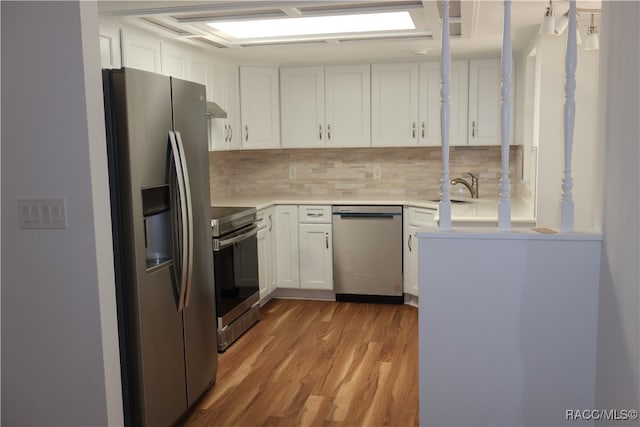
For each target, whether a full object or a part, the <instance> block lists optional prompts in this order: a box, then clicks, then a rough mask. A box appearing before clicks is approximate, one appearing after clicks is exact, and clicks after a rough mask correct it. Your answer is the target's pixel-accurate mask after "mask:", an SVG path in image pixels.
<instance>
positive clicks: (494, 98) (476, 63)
mask: <svg viewBox="0 0 640 427" xmlns="http://www.w3.org/2000/svg"><path fill="white" fill-rule="evenodd" d="M468 135H469V145H496V144H500V60H499V59H478V60H475V59H474V60H471V61H470V62H469V126H468Z"/></svg>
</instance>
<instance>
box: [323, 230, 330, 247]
mask: <svg viewBox="0 0 640 427" xmlns="http://www.w3.org/2000/svg"><path fill="white" fill-rule="evenodd" d="M324 243H325V245H326V246H327V249H329V233H324Z"/></svg>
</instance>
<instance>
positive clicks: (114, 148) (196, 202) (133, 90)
mask: <svg viewBox="0 0 640 427" xmlns="http://www.w3.org/2000/svg"><path fill="white" fill-rule="evenodd" d="M103 89H104V94H105V98H104V99H105V121H106V125H107V126H106V129H107V150H108V159H109V185H110V196H111V217H112V225H113V236H114V238H113V244H114V259H115V275H116V302H117V309H118V333H119V341H120V360H121V365H122V382H123V385H122V388H123V405H124V412H125V424H126V425H135V426H138V425H146V426H154V427H155V426H165V425H170V424H172V423H174V422H175V421H176V420H178V419H179V418H180V416H181V415H182V414H184V413H185V411H186V410H187V409H188V408H189V407H190V406H191V405H192V404H193V403H194V402H195V401H196V400H197V399H198V398H199V397H200V396H201V395H202V394H203V393H204V392H206V391H207V390H208V389H209V388H210V387H211V386H212V385H213V383H214V382H215V378H216V371H217V366H218V361H217V341H216V339H217V337H216V325H215V319H216V316H215V291H214V284H213V261H212V254H213V251H212V243H211V222H210V220H211V219H210V203H209V194H210V193H209V161H208V148H207V119H206V95H205V87H204V86H202V85H199V84H196V83H192V82H187V81H184V80H179V79H176V78H170V77H165V76H161V75H157V74H153V73H149V72H145V71H139V70H134V69H127V68H123V69H119V70H103Z"/></svg>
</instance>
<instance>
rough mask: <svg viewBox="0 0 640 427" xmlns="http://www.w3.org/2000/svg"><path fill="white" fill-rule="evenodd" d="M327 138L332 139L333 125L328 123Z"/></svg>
mask: <svg viewBox="0 0 640 427" xmlns="http://www.w3.org/2000/svg"><path fill="white" fill-rule="evenodd" d="M327 139H331V125H330V124H328V125H327Z"/></svg>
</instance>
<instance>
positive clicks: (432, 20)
mask: <svg viewBox="0 0 640 427" xmlns="http://www.w3.org/2000/svg"><path fill="white" fill-rule="evenodd" d="M98 4H99V11H100V14H101V16H103V17H105V18H107V19H110V20H114V21H117V22H121V23H123V24H126V25H129V26H132V27H137V28H141V29H144V30H146V31H151V32H154V33H156V34H158V35H160V36H162V37H168V38H172V39H178V40H181V41H184V42H187V43H191V44H193V45H197V46H199V47H204V48H207V49H210V50H212V51H215V52H217V53H220V54H224V55H227V56H230V57H232V58H235V59H236V60H238V61H240V62H245V63H251V62H254V63H267V64H268V63H273V64H279V65H302V64H312V63H324V64H326V63H338V62H339V63H348V62H352V63H356V62H373V61H387V60H406V59H411V58H413V59H416V58H420V59H438V58H439V57H440V45H441V31H442V30H441V24H440V23H441V9H442V7H441V2H440V1H435V0H391V1H390V0H386V1H384V0H377V1H376V0H350V1H346V0H342V1H340V0H337V1H336V0H323V1H316V0H289V1H221V0H220V1H101V2H99V3H98ZM548 4H549V3H548V1H546V0H515V1H513V3H512V13H511V17H512V18H511V21H512V40H513V49H514V51H519V50H521V49H523V48H525V47H526V46H527V45H529V43H530V41H531V40H532V39H533V37H534V36H535V34H536V33H537V30H538V27H539V25H540V22H541V21H542V16H543V14H544V12H545V8H546V6H548ZM554 4H555V8H556V16H560V15H562V14H564V13H565V12H566V11H567V10H568V9H569V2H568V0H561V1H554ZM503 7H504V2H503V1H498V0H450V33H451V50H452V56H453V57H454V58H456V57H473V56H488V55H489V56H496V57H497V56H499V54H500V48H501V45H502V21H503V14H504V12H503V10H504V9H503ZM578 7H580V8H585V9H599V8H600V2H599V1H580V2H578ZM396 10H401V11H408V12H409V13H410V14H411V17H412V19H413V22H414V24H415V26H416V29H415V30H404V31H386V32H382V33H379V34H374V33H351V34H337V35H327V34H325V35H319V36H306V37H302V38H286V37H280V38H271V39H268V40H261V41H253V42H245V41H237V40H232V39H230V38H229V37H227V36H225V35H224V34H222V33H219V32H217V31H216V30H215V29H213V28H211V27H209V26H208V25H206V23H207V22H210V21H212V20H242V19H249V18H280V17H282V18H285V17H287V16H314V15H319V14H346V13H352V12H363V11H370V12H381V11H396ZM584 15H585V14H580V15H579V16H578V28H579V30H580V31H581V33H582V34H583V37H584V36H585V35H586V27H587V25H588V24H589V20H590V18H591V16H590V15H588V16H584ZM598 18H599V15H596V23H598Z"/></svg>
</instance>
